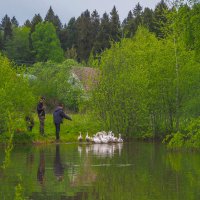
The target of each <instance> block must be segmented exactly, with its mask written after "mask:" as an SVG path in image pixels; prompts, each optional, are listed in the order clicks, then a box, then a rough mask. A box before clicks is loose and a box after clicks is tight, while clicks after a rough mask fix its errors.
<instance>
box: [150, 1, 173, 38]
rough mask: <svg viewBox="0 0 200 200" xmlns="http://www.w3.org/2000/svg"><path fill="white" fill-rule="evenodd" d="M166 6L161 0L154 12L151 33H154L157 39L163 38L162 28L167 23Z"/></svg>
mask: <svg viewBox="0 0 200 200" xmlns="http://www.w3.org/2000/svg"><path fill="white" fill-rule="evenodd" d="M168 10H169V9H168V6H167V4H166V3H165V1H164V0H161V1H160V2H159V3H158V4H157V5H156V8H155V10H154V20H153V21H154V22H153V23H154V27H153V31H154V32H155V34H156V36H157V37H158V38H164V27H165V26H166V23H167V12H168Z"/></svg>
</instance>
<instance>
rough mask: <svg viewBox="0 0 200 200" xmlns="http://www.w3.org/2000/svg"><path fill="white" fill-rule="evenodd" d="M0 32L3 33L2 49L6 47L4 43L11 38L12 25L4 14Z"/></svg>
mask: <svg viewBox="0 0 200 200" xmlns="http://www.w3.org/2000/svg"><path fill="white" fill-rule="evenodd" d="M1 30H2V31H3V48H4V47H5V45H6V42H7V41H8V40H9V39H10V38H11V37H12V24H11V21H10V17H8V15H7V14H6V15H5V17H4V18H3V19H2V21H1Z"/></svg>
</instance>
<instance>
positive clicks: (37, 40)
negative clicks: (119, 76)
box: [0, 0, 192, 64]
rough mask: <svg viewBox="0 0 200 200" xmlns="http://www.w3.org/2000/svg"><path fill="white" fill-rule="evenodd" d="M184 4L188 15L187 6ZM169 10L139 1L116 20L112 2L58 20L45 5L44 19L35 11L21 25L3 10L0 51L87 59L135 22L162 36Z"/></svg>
mask: <svg viewBox="0 0 200 200" xmlns="http://www.w3.org/2000/svg"><path fill="white" fill-rule="evenodd" d="M184 6H186V10H187V11H188V15H189V13H190V11H191V9H192V8H191V7H190V6H188V5H184ZM171 10H173V6H169V5H167V4H166V3H165V1H164V0H161V1H160V2H159V3H158V4H157V5H156V7H155V9H154V10H152V9H150V8H148V7H145V8H143V7H142V6H141V5H140V4H139V3H138V4H137V5H136V6H135V7H134V8H133V9H132V10H130V11H129V13H127V18H125V19H124V20H123V22H120V19H119V15H118V11H117V9H116V7H115V6H114V7H113V9H112V10H111V12H110V13H109V14H108V13H106V12H105V13H104V14H103V15H102V17H100V16H99V14H98V12H97V10H94V11H93V12H92V13H90V12H89V11H88V10H86V11H84V12H83V13H81V15H80V16H79V17H78V18H77V19H76V18H75V17H72V18H71V19H70V20H69V22H68V24H64V25H63V24H62V23H61V21H60V19H59V17H58V16H57V15H56V14H55V13H54V11H53V9H52V7H50V8H49V10H48V12H47V14H46V16H45V18H44V19H42V17H41V16H40V14H35V16H34V17H33V19H32V20H31V21H29V20H26V21H25V23H24V25H23V26H19V23H18V21H17V19H16V18H15V17H12V18H10V17H9V16H8V15H7V14H6V15H5V16H4V17H3V19H2V20H1V23H0V51H2V52H3V53H4V54H5V55H7V56H8V58H9V59H11V60H13V61H14V62H15V63H17V64H33V63H35V62H38V61H42V62H45V61H47V60H52V61H60V62H61V61H62V60H63V59H64V58H73V59H76V60H77V61H78V62H84V63H87V62H88V60H89V58H90V56H94V57H98V56H99V55H100V54H101V53H102V52H103V51H104V50H105V49H106V48H110V46H111V43H112V42H117V41H119V40H120V39H121V38H124V37H126V38H130V37H132V36H134V35H135V33H136V30H137V28H138V26H140V25H142V26H144V27H146V28H147V29H148V30H149V31H150V32H153V33H155V35H156V36H157V37H158V38H164V37H165V35H164V32H163V29H164V28H165V26H166V25H167V24H168V22H169V21H168V20H167V15H168V14H169V13H170V12H171Z"/></svg>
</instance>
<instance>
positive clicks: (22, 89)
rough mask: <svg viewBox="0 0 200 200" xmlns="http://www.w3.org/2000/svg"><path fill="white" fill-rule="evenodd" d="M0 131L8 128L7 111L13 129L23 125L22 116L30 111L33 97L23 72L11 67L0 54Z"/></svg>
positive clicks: (33, 101)
mask: <svg viewBox="0 0 200 200" xmlns="http://www.w3.org/2000/svg"><path fill="white" fill-rule="evenodd" d="M0 66H1V67H0V74H1V76H0V104H1V113H0V133H2V132H5V131H7V130H8V128H9V127H8V126H7V125H8V122H9V117H8V115H9V113H10V114H11V120H12V123H13V124H14V127H15V129H16V130H17V129H19V128H21V127H24V125H25V123H24V117H25V115H26V114H27V113H29V112H30V111H31V109H32V108H33V105H34V104H35V98H34V96H33V94H32V91H31V89H30V87H29V84H28V80H26V79H25V78H24V77H23V72H22V71H18V73H21V75H20V74H17V73H16V71H15V70H14V69H13V68H12V66H11V64H10V62H9V61H8V59H6V58H5V57H3V56H1V55H0Z"/></svg>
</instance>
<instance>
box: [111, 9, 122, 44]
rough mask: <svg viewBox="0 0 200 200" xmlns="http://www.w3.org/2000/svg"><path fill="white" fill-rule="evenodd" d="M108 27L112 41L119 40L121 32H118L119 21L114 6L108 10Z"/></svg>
mask: <svg viewBox="0 0 200 200" xmlns="http://www.w3.org/2000/svg"><path fill="white" fill-rule="evenodd" d="M110 15H111V17H110V28H111V39H112V40H113V41H119V39H120V37H121V34H120V21H119V15H118V12H117V10H116V7H115V6H114V7H113V9H112V11H111V12H110Z"/></svg>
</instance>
